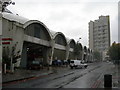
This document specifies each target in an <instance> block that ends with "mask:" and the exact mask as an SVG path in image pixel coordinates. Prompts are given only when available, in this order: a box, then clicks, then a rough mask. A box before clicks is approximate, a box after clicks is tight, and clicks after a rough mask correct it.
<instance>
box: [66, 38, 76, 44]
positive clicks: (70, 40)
mask: <svg viewBox="0 0 120 90" xmlns="http://www.w3.org/2000/svg"><path fill="white" fill-rule="evenodd" d="M71 42H74V43H75V44H76V42H75V40H74V39H68V38H67V43H68V44H70V43H71Z"/></svg>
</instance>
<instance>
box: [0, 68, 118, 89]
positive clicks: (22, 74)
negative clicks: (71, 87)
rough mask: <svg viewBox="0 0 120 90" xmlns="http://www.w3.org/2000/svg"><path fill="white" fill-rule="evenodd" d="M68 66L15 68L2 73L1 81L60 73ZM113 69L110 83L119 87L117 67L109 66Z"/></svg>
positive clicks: (7, 81) (114, 86)
mask: <svg viewBox="0 0 120 90" xmlns="http://www.w3.org/2000/svg"><path fill="white" fill-rule="evenodd" d="M68 69H69V67H66V66H62V67H50V68H49V69H48V68H47V67H44V68H43V69H40V70H25V69H16V70H15V71H14V73H7V74H2V83H3V84H5V83H9V82H13V81H19V80H24V79H29V78H34V77H40V76H41V77H42V76H45V75H50V74H54V73H56V72H58V73H60V72H63V71H67V70H68ZM111 70H112V71H113V72H112V73H111V75H112V83H113V88H117V87H119V88H120V82H118V79H120V76H119V75H120V72H119V70H118V67H115V66H114V67H113V68H111ZM100 86H101V87H102V88H103V86H104V84H103V83H101V85H100Z"/></svg>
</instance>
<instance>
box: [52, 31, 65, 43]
mask: <svg viewBox="0 0 120 90" xmlns="http://www.w3.org/2000/svg"><path fill="white" fill-rule="evenodd" d="M58 35H62V36H63V38H64V39H65V43H66V44H67V40H66V37H65V35H64V34H63V33H62V32H56V33H55V34H54V35H53V39H55V38H56V37H57V36H58Z"/></svg>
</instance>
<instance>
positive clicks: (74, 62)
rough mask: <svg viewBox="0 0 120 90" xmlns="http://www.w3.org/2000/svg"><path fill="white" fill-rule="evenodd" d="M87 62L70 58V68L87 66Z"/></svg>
mask: <svg viewBox="0 0 120 90" xmlns="http://www.w3.org/2000/svg"><path fill="white" fill-rule="evenodd" d="M87 66H88V65H87V64H85V63H84V62H82V60H71V61H70V67H71V69H73V67H75V68H77V67H79V68H87Z"/></svg>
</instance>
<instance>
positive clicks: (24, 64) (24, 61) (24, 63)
mask: <svg viewBox="0 0 120 90" xmlns="http://www.w3.org/2000/svg"><path fill="white" fill-rule="evenodd" d="M20 64H21V67H23V68H26V67H27V46H26V45H25V44H24V45H23V49H22V55H21V62H20Z"/></svg>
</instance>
